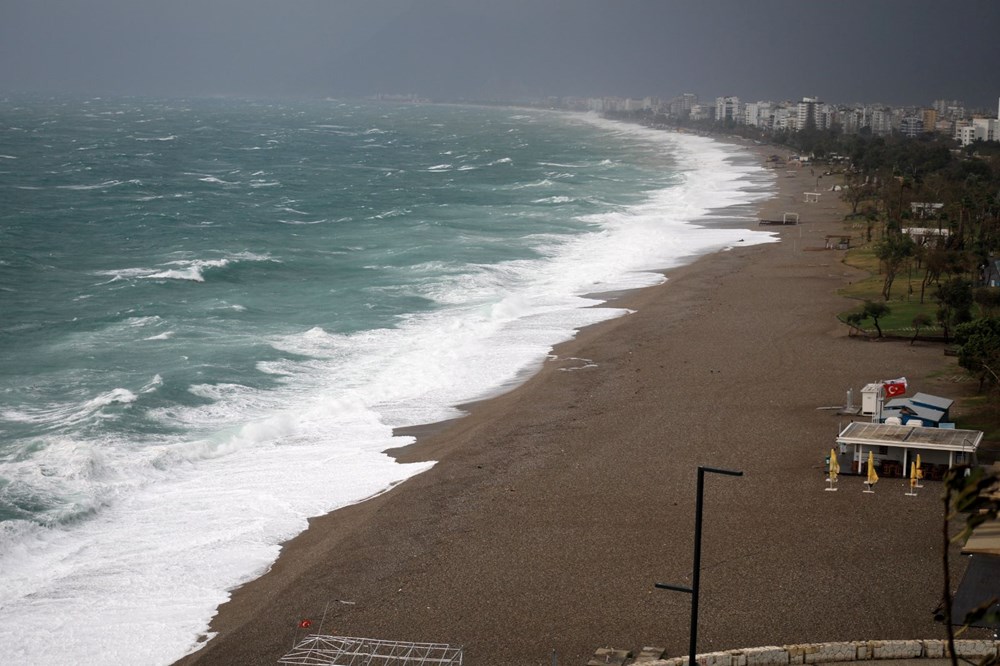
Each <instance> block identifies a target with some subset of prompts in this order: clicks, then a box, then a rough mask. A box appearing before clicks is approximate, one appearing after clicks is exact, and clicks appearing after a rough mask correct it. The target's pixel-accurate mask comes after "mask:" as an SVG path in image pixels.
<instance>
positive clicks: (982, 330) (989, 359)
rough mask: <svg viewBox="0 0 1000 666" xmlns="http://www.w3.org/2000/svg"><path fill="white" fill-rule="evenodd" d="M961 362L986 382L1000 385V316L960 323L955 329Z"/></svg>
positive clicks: (983, 383) (960, 363)
mask: <svg viewBox="0 0 1000 666" xmlns="http://www.w3.org/2000/svg"><path fill="white" fill-rule="evenodd" d="M955 342H956V343H958V344H959V345H960V347H959V349H958V364H959V365H960V366H962V367H963V368H965V369H966V370H968V371H969V374H971V375H973V376H974V377H976V378H977V379H979V390H980V391H982V390H983V386H984V385H987V384H989V385H992V386H1000V376H998V373H1000V319H998V318H996V317H987V318H982V319H976V320H975V321H970V322H967V323H965V324H962V325H960V326H959V327H958V328H956V329H955Z"/></svg>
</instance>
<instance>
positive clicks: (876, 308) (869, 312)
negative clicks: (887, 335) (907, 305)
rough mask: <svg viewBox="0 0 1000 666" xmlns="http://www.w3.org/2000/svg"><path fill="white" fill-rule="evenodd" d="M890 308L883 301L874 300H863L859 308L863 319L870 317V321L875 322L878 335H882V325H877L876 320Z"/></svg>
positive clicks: (888, 311) (886, 313)
mask: <svg viewBox="0 0 1000 666" xmlns="http://www.w3.org/2000/svg"><path fill="white" fill-rule="evenodd" d="M890 312H892V310H891V309H890V308H889V306H888V305H886V304H885V303H875V302H874V301H865V306H864V308H862V310H861V314H862V315H864V319H867V318H869V317H871V320H872V323H873V324H875V330H876V331H878V337H880V338H881V337H882V327H881V326H879V325H878V320H879V319H881V318H882V317H885V316H886V315H888V314H889V313H890Z"/></svg>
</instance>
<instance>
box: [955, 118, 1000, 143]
mask: <svg viewBox="0 0 1000 666" xmlns="http://www.w3.org/2000/svg"><path fill="white" fill-rule="evenodd" d="M977 139H978V140H981V141H1000V120H997V119H996V118H973V119H972V122H968V121H966V122H964V123H959V124H958V126H957V127H955V140H956V141H958V142H959V143H960V144H962V145H963V146H968V145H969V144H970V143H973V142H975V141H976V140H977Z"/></svg>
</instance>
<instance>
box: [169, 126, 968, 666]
mask: <svg viewBox="0 0 1000 666" xmlns="http://www.w3.org/2000/svg"><path fill="white" fill-rule="evenodd" d="M737 145H739V144H737ZM753 148H754V147H752V148H751V149H753ZM760 148H761V149H762V150H766V149H767V147H766V146H762V147H760ZM757 152H758V153H760V151H757ZM802 180H807V179H802ZM791 181H795V182H794V183H793V182H791ZM798 181H799V179H798V178H784V177H782V176H779V177H778V178H777V182H776V189H777V192H776V194H775V195H774V196H773V197H772V198H771V199H768V200H765V201H762V202H759V204H758V205H759V208H760V209H761V217H768V216H769V215H772V214H774V213H775V212H776V213H777V214H778V215H780V213H781V212H782V209H784V210H788V209H789V207H790V206H795V208H793V209H792V210H800V211H801V212H803V213H806V212H807V211H808V213H809V214H810V215H811V216H812V218H809V217H807V216H806V215H805V214H803V224H801V225H799V226H797V227H783V228H780V229H775V230H774V231H775V232H776V233H777V234H778V235H779V236H780V238H781V239H782V242H780V243H777V244H764V245H754V246H748V247H737V248H733V249H732V250H730V251H727V252H715V253H712V254H709V255H705V256H703V257H701V258H699V259H697V260H696V261H694V262H693V263H690V264H687V265H684V266H679V267H676V268H672V269H669V270H668V271H666V274H667V275H668V276H669V279H668V281H667V282H666V283H664V284H660V285H657V286H653V287H648V288H645V289H639V290H635V291H632V292H627V293H624V294H622V295H621V296H620V297H619V298H618V299H616V300H615V301H614V302H613V305H614V307H627V308H629V309H631V310H634V312H633V313H632V314H628V315H625V316H622V317H617V318H614V319H611V320H607V321H604V322H600V323H598V324H594V325H592V326H589V327H586V328H585V329H582V330H581V331H580V332H579V333H578V335H577V336H576V337H575V338H574V339H572V340H569V341H566V342H564V343H561V344H560V345H558V346H557V347H556V348H554V350H553V352H552V354H553V355H554V359H550V360H549V361H547V362H545V363H544V364H543V366H542V368H541V369H540V370H539V371H538V372H537V373H535V374H534V375H533V376H532V377H530V378H528V379H527V381H525V382H524V383H522V384H520V385H519V386H517V387H515V388H514V389H512V390H510V391H507V392H505V393H502V394H501V395H498V396H495V397H491V398H488V399H486V400H483V401H477V402H474V403H471V404H470V405H467V406H463V407H462V409H463V410H464V411H467V412H468V413H467V415H466V416H464V417H462V418H459V419H455V420H452V421H445V422H442V423H439V424H429V425H428V426H419V427H418V429H422V430H421V432H420V437H418V440H417V441H416V442H414V443H413V444H410V445H408V446H405V447H401V448H400V449H390V450H389V451H387V453H391V454H392V455H394V456H395V457H396V458H397V460H399V461H400V462H407V461H411V460H437V461H438V463H437V464H436V465H435V466H434V467H433V468H432V469H430V470H428V471H426V472H424V473H422V474H420V475H417V476H415V477H412V478H410V479H408V480H407V481H406V482H405V483H401V484H399V485H397V486H395V487H394V488H392V489H391V490H388V491H386V492H384V493H382V494H379V495H376V496H375V497H373V498H370V499H368V500H366V501H364V502H361V503H358V504H354V505H351V506H348V507H345V508H343V509H340V510H337V511H335V512H333V513H331V514H327V515H325V516H321V517H319V518H315V519H313V520H311V521H310V527H309V529H308V530H307V531H306V532H304V533H302V534H300V535H299V536H297V537H296V538H294V539H292V540H291V541H289V542H287V543H286V544H284V545H283V547H282V552H281V555H280V556H279V558H278V560H277V561H276V562H275V563H274V565H273V566H272V568H271V570H270V571H269V572H268V573H266V574H265V575H263V576H262V577H260V578H258V579H256V580H254V581H251V582H249V583H247V584H245V585H244V586H242V587H240V588H239V589H237V590H235V591H233V593H232V595H231V600H230V601H229V602H227V603H226V604H224V605H222V606H220V608H219V612H218V614H217V616H216V617H215V619H214V620H213V622H212V631H213V632H216V633H217V636H216V637H215V638H213V639H212V640H211V641H209V642H208V643H207V644H206V645H205V646H204V647H203V648H202V649H201V650H200V651H198V652H195V653H192V654H191V655H188V656H187V657H185V658H183V659H181V660H180V661H179V662H177V663H179V664H227V663H261V664H264V663H267V664H273V663H275V661H276V660H277V659H278V658H279V657H280V656H281V655H282V654H284V653H285V652H287V650H288V649H289V648H290V647H291V644H292V642H293V641H294V640H295V639H296V638H300V637H301V636H302V635H303V634H304V633H306V632H304V631H302V630H299V629H297V625H298V622H299V621H300V620H301V619H303V618H310V619H311V620H312V621H313V629H311V631H317V632H322V633H330V634H336V635H347V636H370V637H378V638H384V639H389V640H409V641H428V642H447V643H451V644H454V645H464V646H465V654H466V657H467V658H468V659H469V660H470V662H469V663H477V664H511V663H519V664H526V663H539V664H545V663H548V662H549V661H550V658H551V654H552V650H556V652H557V654H558V656H559V658H560V660H561V661H562V662H563V663H584V661H585V660H586V658H589V656H590V654H592V653H593V650H594V649H595V648H597V647H600V646H605V645H614V646H616V647H625V648H635V647H641V646H642V645H651V644H656V645H664V646H666V647H667V649H668V652H669V653H670V654H684V653H686V649H687V616H688V612H689V611H688V603H689V602H688V599H687V597H684V596H683V595H677V594H673V593H669V592H664V591H662V590H654V589H653V583H654V582H656V581H664V582H671V583H674V584H681V583H683V582H684V581H685V580H686V579H688V578H689V577H690V551H691V543H692V538H693V537H692V533H691V532H692V530H691V526H692V521H693V518H692V514H693V500H694V488H693V480H694V470H695V467H696V466H697V465H698V464H709V465H715V466H723V467H734V468H737V469H743V470H744V471H745V473H746V477H745V478H743V479H739V480H730V479H724V480H721V481H720V480H716V479H713V480H712V481H711V482H710V483H709V484H708V485H709V488H708V491H709V492H708V493H707V496H706V517H707V518H706V520H708V521H710V522H708V523H707V527H706V532H705V535H704V553H705V555H704V557H705V559H704V561H703V582H702V585H703V593H702V594H703V600H702V604H703V610H702V615H701V617H702V623H701V627H700V635H701V641H700V643H699V652H708V651H711V650H713V649H728V648H733V647H739V646H744V645H765V644H787V643H794V642H808V641H816V640H826V641H829V640H855V639H861V638H870V637H872V636H876V635H877V636H879V637H883V638H914V637H932V636H939V635H941V634H942V633H943V631H942V629H941V627H940V625H937V624H936V623H934V622H933V619H932V617H931V612H930V611H931V610H932V609H933V607H934V605H935V604H936V593H935V591H936V590H937V589H938V587H939V583H938V579H939V576H938V577H936V576H935V572H936V571H937V569H938V568H939V564H938V562H939V560H940V550H939V548H940V546H939V545H937V541H938V539H937V534H938V532H939V520H940V513H941V512H940V509H939V508H938V501H937V497H936V495H937V493H936V491H935V489H934V488H933V487H930V488H928V489H927V490H925V491H924V493H923V494H922V495H921V496H919V497H917V498H905V497H904V496H903V492H904V491H903V489H902V485H900V490H899V492H898V493H896V492H894V491H893V490H892V487H893V486H892V484H893V483H894V482H897V481H899V482H900V484H902V481H901V480H895V479H886V480H884V484H879V488H878V493H877V495H876V496H875V497H868V496H862V495H861V492H860V490H861V485H860V481H859V480H856V479H850V478H845V479H844V481H842V484H843V485H842V486H841V492H838V493H823V492H822V488H823V487H824V485H825V484H824V483H823V481H822V479H823V476H822V461H823V455H824V449H825V450H827V451H828V450H829V447H830V446H831V445H832V442H833V438H834V437H835V435H836V431H837V430H838V425H837V421H836V418H834V417H831V415H830V413H829V412H821V411H817V409H816V408H817V407H819V406H822V405H829V404H838V403H839V402H842V401H843V398H844V392H845V391H846V389H847V388H851V387H853V388H855V389H858V388H860V387H861V386H862V385H863V384H865V383H867V382H869V381H875V380H877V379H879V378H881V377H884V376H899V375H900V374H904V373H905V374H906V376H907V377H909V378H910V379H911V384H912V385H913V387H914V390H923V391H929V392H935V391H937V392H944V393H950V394H954V385H953V384H948V386H949V388H940V387H941V386H942V382H943V381H946V380H942V379H941V378H940V377H937V378H935V377H932V375H934V374H935V373H937V372H939V371H940V370H941V369H942V368H947V367H949V364H950V365H951V366H953V365H954V361H953V360H948V359H945V358H944V357H943V355H942V354H941V351H940V348H937V347H932V346H930V345H916V346H904V345H901V344H894V343H872V342H869V341H865V340H858V339H855V338H849V337H848V335H847V331H846V329H844V328H843V327H841V326H840V325H839V324H838V323H837V322H836V320H835V318H834V314H835V313H836V311H837V309H838V307H839V305H842V304H843V303H844V302H845V299H841V298H839V297H837V296H836V295H835V293H834V291H835V289H836V288H837V287H839V286H840V285H842V284H845V283H846V282H847V281H848V280H849V279H851V277H852V275H853V274H854V273H853V271H852V270H851V269H849V268H847V267H845V266H843V265H842V264H841V263H840V258H841V257H842V255H843V253H842V252H840V251H835V250H823V249H822V248H823V236H824V234H825V233H834V232H839V231H840V230H841V228H842V221H841V218H842V210H841V204H840V202H839V201H837V200H836V195H834V194H833V193H828V194H827V196H826V201H823V202H822V203H820V204H804V203H799V202H801V201H802V197H801V193H802V192H803V191H811V190H812V189H814V188H812V187H808V186H807V189H806V190H804V189H803V188H802V187H799V186H798V185H799V182H798ZM821 198H823V197H821ZM807 206H808V207H807ZM748 228H750V227H749V225H748ZM769 230H770V229H769ZM813 250H815V251H813ZM840 309H842V308H840ZM569 357H583V358H586V359H589V360H590V361H592V363H594V364H595V367H578V368H577V370H576V371H572V372H568V371H561V370H562V369H564V368H566V367H570V366H567V365H566V362H567V360H568V358H569ZM842 418H843V417H842ZM411 432H412V430H411ZM855 482H856V485H857V487H856V488H855V487H854V485H855ZM886 552H888V553H892V554H893V555H894V556H897V557H895V558H892V561H891V562H890V561H888V560H889V559H890V558H886V557H884V556H883V554H884V553H886ZM900 571H906V572H908V573H910V574H911V575H909V576H908V577H907V578H905V579H903V577H902V576H901V575H900V573H899V572H900ZM865 572H867V574H866V573H865ZM324 614H325V616H326V619H325V622H324V624H323V626H322V627H320V626H319V624H320V619H321V618H322V617H323V616H324Z"/></svg>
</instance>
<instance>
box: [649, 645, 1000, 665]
mask: <svg viewBox="0 0 1000 666" xmlns="http://www.w3.org/2000/svg"><path fill="white" fill-rule="evenodd" d="M955 652H956V653H957V654H958V656H959V657H964V658H966V659H975V660H977V661H978V660H979V659H982V658H983V657H986V656H997V655H998V654H1000V641H989V640H972V641H970V640H965V641H955ZM947 656H948V642H947V641H944V640H934V639H926V640H912V641H850V642H846V643H805V644H803V645H782V646H777V645H769V646H764V647H755V648H744V649H741V650H726V651H725V652H709V653H707V654H699V655H698V656H697V657H696V658H695V661H697V662H698V666H792V665H794V664H828V663H832V662H839V661H871V660H876V659H878V660H881V659H886V660H888V659H943V658H945V657H947ZM687 663H688V658H687V657H686V656H684V657H671V658H670V659H659V660H656V661H647V662H644V663H643V666H687Z"/></svg>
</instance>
